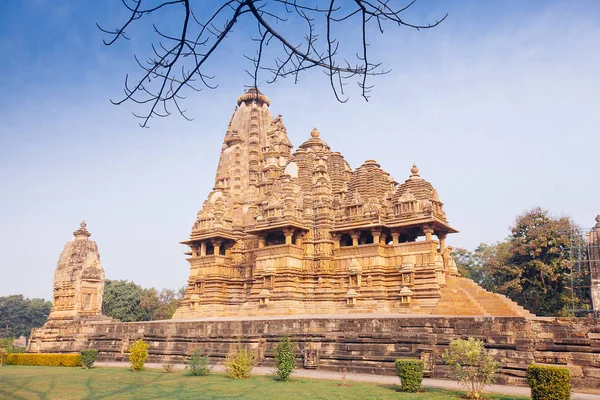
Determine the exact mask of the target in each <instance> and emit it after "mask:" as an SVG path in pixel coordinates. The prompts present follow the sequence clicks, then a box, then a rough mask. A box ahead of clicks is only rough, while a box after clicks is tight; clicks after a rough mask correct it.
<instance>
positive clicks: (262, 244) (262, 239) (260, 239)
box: [258, 236, 265, 249]
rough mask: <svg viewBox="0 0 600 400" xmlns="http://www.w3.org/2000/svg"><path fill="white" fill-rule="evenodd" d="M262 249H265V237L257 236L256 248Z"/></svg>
mask: <svg viewBox="0 0 600 400" xmlns="http://www.w3.org/2000/svg"><path fill="white" fill-rule="evenodd" d="M263 247H265V237H264V236H259V237H258V248H259V249H262V248H263Z"/></svg>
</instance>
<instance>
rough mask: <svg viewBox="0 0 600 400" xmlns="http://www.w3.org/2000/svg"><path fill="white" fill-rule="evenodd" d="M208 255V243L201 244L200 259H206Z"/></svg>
mask: <svg viewBox="0 0 600 400" xmlns="http://www.w3.org/2000/svg"><path fill="white" fill-rule="evenodd" d="M205 255H206V242H205V241H202V242H200V257H204V256H205Z"/></svg>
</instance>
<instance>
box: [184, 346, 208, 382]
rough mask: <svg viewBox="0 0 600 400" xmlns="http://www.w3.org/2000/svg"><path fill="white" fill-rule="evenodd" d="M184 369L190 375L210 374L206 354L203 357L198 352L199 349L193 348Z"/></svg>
mask: <svg viewBox="0 0 600 400" xmlns="http://www.w3.org/2000/svg"><path fill="white" fill-rule="evenodd" d="M185 369H186V370H187V373H188V375H192V376H205V375H208V374H210V367H209V366H208V356H204V357H203V356H202V355H201V353H200V349H196V350H194V352H193V353H192V355H191V356H190V360H189V361H188V363H187V366H186V367H185Z"/></svg>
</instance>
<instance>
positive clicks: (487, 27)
mask: <svg viewBox="0 0 600 400" xmlns="http://www.w3.org/2000/svg"><path fill="white" fill-rule="evenodd" d="M119 3H120V2H119V1H116V0H110V1H104V2H92V1H75V0H73V1H67V0H63V1H60V2H56V1H49V0H48V1H44V0H31V1H20V0H8V1H3V2H0V54H2V63H0V93H2V96H0V122H1V123H0V184H1V186H0V187H1V190H0V270H1V271H2V279H0V296H3V295H9V294H16V293H23V294H25V295H26V296H29V297H34V296H35V297H45V298H50V296H51V292H52V276H53V273H54V269H55V266H56V262H57V261H58V257H59V255H60V252H61V250H62V247H63V245H64V243H65V242H66V241H67V240H69V239H70V238H71V237H72V236H71V232H73V231H74V230H75V229H76V228H77V226H78V224H79V222H80V221H81V220H82V219H85V220H86V221H87V223H88V228H89V230H90V232H91V233H92V239H95V240H96V241H97V243H98V246H99V249H100V254H101V260H102V264H103V266H104V269H105V271H106V276H107V278H110V279H129V280H133V281H135V282H136V283H138V284H141V285H142V286H145V287H153V286H154V287H157V288H162V287H170V288H178V287H181V286H183V285H184V284H185V282H186V279H187V276H188V264H187V262H186V261H185V257H184V255H183V254H182V253H183V251H184V250H185V248H184V246H182V245H179V244H178V242H179V241H181V240H185V239H186V238H187V237H188V235H189V230H190V228H191V226H192V224H193V222H194V219H195V215H196V212H197V211H198V209H200V208H201V206H202V202H203V201H204V199H205V198H206V195H207V194H208V192H209V191H210V190H211V188H212V184H213V179H214V172H215V168H216V162H217V160H218V156H219V150H220V146H221V143H222V138H223V135H224V132H225V128H226V126H227V123H228V121H229V118H230V116H231V113H232V112H233V109H234V106H235V100H236V98H237V96H238V95H239V94H241V93H242V92H243V90H244V85H245V84H248V80H247V78H246V76H245V73H244V72H243V68H245V67H246V64H245V62H244V59H243V57H242V53H241V52H240V50H241V49H247V48H248V45H249V43H248V42H247V41H244V40H243V39H244V37H245V34H246V31H245V30H246V29H248V26H247V25H245V24H242V25H241V26H240V27H239V28H238V29H237V30H236V32H235V33H234V34H233V35H232V36H231V38H230V40H229V41H228V42H226V43H225V45H224V47H223V48H222V49H221V51H219V52H218V53H216V54H215V58H214V59H213V63H212V64H211V66H210V68H211V70H212V71H214V72H218V74H217V77H216V80H217V82H218V83H219V85H220V87H219V89H218V90H215V91H203V92H200V93H189V95H190V97H189V99H188V101H187V102H186V106H187V108H188V109H189V110H190V116H191V117H193V118H194V120H193V121H192V122H187V121H185V120H184V119H182V118H180V117H177V116H172V117H169V118H167V119H161V120H154V121H152V124H151V128H150V129H142V128H139V127H138V125H137V124H138V121H137V120H136V119H135V118H134V117H133V116H132V115H131V112H132V111H133V110H134V108H133V106H132V105H125V106H121V107H115V106H112V105H111V104H110V102H109V99H110V98H118V96H119V95H120V93H121V90H122V84H123V79H124V77H125V74H126V73H128V72H129V73H136V72H137V70H136V68H135V64H134V60H133V55H132V54H133V52H134V51H138V52H139V51H142V52H144V51H145V50H147V49H148V43H147V33H148V32H147V29H145V28H140V29H138V30H135V31H134V32H132V34H134V35H133V37H132V40H131V41H129V42H123V43H119V44H118V45H117V46H115V47H105V46H104V45H103V44H102V39H103V35H102V34H101V33H100V32H99V31H98V30H97V28H96V27H95V23H96V22H99V23H101V24H103V25H104V26H112V25H115V26H116V24H117V22H118V21H121V20H122V19H123V18H124V14H123V9H122V8H121V7H120V6H119ZM599 11H600V2H597V1H577V2H553V1H528V2H522V1H499V0H498V1H485V2H481V1H466V0H464V1H452V2H442V1H439V2H425V1H421V2H420V3H418V4H417V7H415V9H414V10H412V11H411V14H409V17H410V18H411V19H412V20H416V21H417V22H425V21H429V20H432V19H435V18H437V17H438V16H440V15H443V14H444V13H445V12H448V13H449V14H450V15H449V17H448V19H447V20H446V21H445V22H444V23H443V24H442V25H440V27H438V28H436V29H434V30H430V31H421V32H416V31H411V30H408V29H390V30H387V31H386V34H385V35H383V36H377V37H374V38H373V40H372V41H371V48H370V50H371V51H372V53H371V54H373V56H374V57H376V58H377V59H379V60H381V61H383V62H384V65H385V66H388V67H390V68H391V69H392V72H391V73H390V74H388V75H386V76H383V77H380V78H378V79H375V80H373V81H372V82H373V83H374V84H375V85H376V86H375V89H374V91H373V93H372V97H371V99H370V101H369V102H368V103H367V102H365V101H364V100H363V99H362V98H361V97H360V96H359V93H358V91H357V90H356V89H355V88H354V87H349V90H350V94H351V98H350V101H349V102H348V103H346V104H339V103H337V102H336V101H335V99H334V97H333V95H332V93H331V91H329V90H328V89H327V86H326V85H327V81H326V78H325V76H324V75H323V74H322V73H314V74H307V75H304V76H303V77H302V79H301V81H300V83H299V84H297V85H294V83H293V82H292V81H291V80H284V81H281V82H279V83H277V84H276V85H272V86H267V85H262V86H261V90H262V91H263V92H264V93H265V94H267V95H268V96H269V97H270V98H271V111H272V113H273V114H274V115H277V114H279V113H281V114H283V118H284V121H285V124H286V126H287V128H288V133H289V136H290V139H291V141H292V143H293V144H295V145H299V144H300V143H302V142H303V141H304V140H305V139H306V138H307V137H308V136H309V133H310V131H311V129H312V128H313V126H316V127H318V128H319V130H320V131H321V137H322V138H323V139H324V140H325V141H327V142H328V143H329V145H330V146H331V148H332V150H334V151H340V152H342V154H344V156H345V157H346V159H348V161H349V162H350V164H351V165H352V166H353V167H354V168H356V167H358V166H359V165H360V164H361V163H362V162H363V161H364V160H367V159H376V160H377V161H378V162H379V163H380V164H381V166H382V167H383V168H384V169H386V170H387V171H389V172H390V173H391V175H392V176H393V177H394V178H395V179H396V180H398V181H402V180H404V179H406V178H407V177H408V175H409V169H410V167H411V165H412V162H413V161H415V162H417V164H418V166H419V168H420V170H421V176H422V177H424V178H425V179H427V180H429V181H430V182H432V183H433V185H434V186H435V187H436V188H437V190H438V192H439V194H440V197H441V199H442V201H443V202H444V203H445V209H446V212H447V214H448V218H449V220H450V222H451V224H452V225H454V226H455V227H456V228H457V229H459V230H460V231H461V232H460V233H459V234H456V235H453V236H452V237H450V238H449V239H448V242H449V244H452V245H454V246H462V247H467V248H474V247H475V246H477V245H478V244H479V243H480V242H495V241H498V240H501V239H503V238H504V237H506V235H507V234H508V229H509V226H510V225H511V223H512V222H513V221H514V218H515V217H516V216H517V215H518V214H519V213H521V212H523V211H525V210H527V209H529V208H532V207H535V206H541V207H544V208H546V209H548V210H550V211H551V212H552V213H554V214H557V215H567V216H570V217H572V218H574V219H575V221H576V222H578V223H579V224H580V225H582V226H583V227H591V226H592V225H593V222H594V217H595V215H596V214H597V213H599V212H600V202H599V200H600V186H599V185H598V183H597V182H598V178H597V177H598V156H599V150H598V149H600V139H599V137H600V135H598V127H599V126H600V112H598V110H599V109H600V22H598V20H597V18H595V16H597V15H599ZM166 22H167V23H168V22H169V21H168V20H167V21H166ZM135 34H137V35H135ZM342 34H343V36H344V37H348V38H351V37H352V34H353V32H352V30H348V31H345V32H342Z"/></svg>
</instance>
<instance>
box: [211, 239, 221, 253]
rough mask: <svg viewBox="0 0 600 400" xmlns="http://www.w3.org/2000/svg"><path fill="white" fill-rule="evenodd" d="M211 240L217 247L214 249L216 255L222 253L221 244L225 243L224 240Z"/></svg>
mask: <svg viewBox="0 0 600 400" xmlns="http://www.w3.org/2000/svg"><path fill="white" fill-rule="evenodd" d="M211 242H212V245H213V247H214V249H215V251H214V253H215V255H220V254H221V244H222V243H223V241H222V240H221V239H212V240H211Z"/></svg>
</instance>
